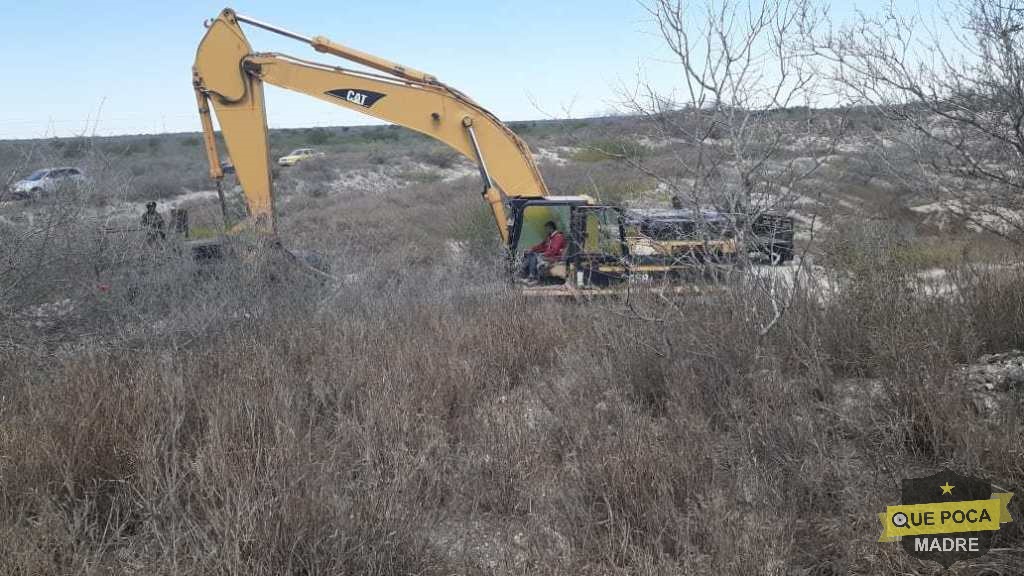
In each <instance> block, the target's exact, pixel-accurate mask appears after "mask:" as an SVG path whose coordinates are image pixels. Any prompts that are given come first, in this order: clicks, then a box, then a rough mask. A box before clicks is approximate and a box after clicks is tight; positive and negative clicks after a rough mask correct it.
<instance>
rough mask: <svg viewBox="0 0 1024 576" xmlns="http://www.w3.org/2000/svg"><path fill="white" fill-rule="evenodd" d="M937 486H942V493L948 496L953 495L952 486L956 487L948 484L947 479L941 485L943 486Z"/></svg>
mask: <svg viewBox="0 0 1024 576" xmlns="http://www.w3.org/2000/svg"><path fill="white" fill-rule="evenodd" d="M939 488H942V493H943V494H949V495H950V496H952V495H953V488H956V486H950V485H949V480H946V484H945V485H943V486H939Z"/></svg>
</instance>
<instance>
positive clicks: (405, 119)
mask: <svg viewBox="0 0 1024 576" xmlns="http://www.w3.org/2000/svg"><path fill="white" fill-rule="evenodd" d="M242 22H245V23H248V24H250V25H254V26H257V27H260V28H264V29H266V30H269V31H271V32H275V33H278V34H282V35H285V36H288V37H290V38H293V39H296V40H299V41H302V42H305V43H308V44H309V45H310V46H312V47H313V48H314V49H315V50H317V51H319V52H322V53H327V54H332V55H334V56H338V57H340V58H343V59H347V60H349V61H352V62H356V63H358V64H361V65H364V66H368V67H370V68H372V69H374V70H377V71H378V72H380V74H378V73H371V72H361V71H355V70H349V69H345V68H341V67H335V66H329V65H324V64H319V63H314V62H309V61H305V60H301V59H298V58H294V57H291V56H286V55H282V54H276V53H256V52H253V50H252V47H251V46H250V45H249V42H248V40H247V39H246V37H245V34H244V33H243V32H242V28H241V23H242ZM264 83H268V84H271V85H274V86H279V87H281V88H286V89H289V90H293V91H295V92H299V93H302V94H307V95H309V96H312V97H314V98H318V99H320V100H324V101H326V102H330V103H332V104H336V105H338V106H342V107H344V108H348V109H350V110H354V111H356V112H360V113H362V114H366V115H368V116H372V117H375V118H379V119H381V120H384V121H387V122H390V123H392V124H398V125H400V126H404V127H406V128H409V129H411V130H415V131H417V132H420V133H422V134H426V135H427V136H430V137H432V138H434V139H436V140H438V141H440V142H443V143H444V144H446V145H448V146H449V147H451V148H452V149H454V150H455V151H457V152H459V153H460V154H462V155H463V156H465V157H467V158H469V159H471V160H472V161H474V162H476V163H477V166H478V167H479V168H480V173H481V176H482V178H483V181H484V190H483V196H484V198H485V199H486V200H487V202H488V203H489V204H490V206H491V209H492V212H493V214H494V220H495V224H496V226H497V228H498V232H499V234H500V235H501V238H502V240H503V241H504V242H505V243H506V244H507V243H508V241H509V224H508V217H507V214H506V201H507V200H508V199H510V198H520V199H528V198H542V197H545V196H547V194H548V191H547V187H546V186H545V184H544V180H543V179H542V178H541V175H540V172H539V171H538V169H537V166H536V165H535V164H534V162H533V157H532V155H531V153H530V150H529V147H528V146H527V145H526V143H525V142H523V141H522V140H521V139H520V138H519V137H518V136H516V135H515V134H514V133H513V132H512V131H511V130H510V129H509V128H508V127H507V126H505V125H504V124H503V123H501V121H499V120H498V119H497V118H496V117H495V116H494V115H493V114H491V113H490V112H488V111H487V110H485V109H484V108H482V107H481V106H480V105H478V104H477V103H475V102H473V101H472V100H471V99H469V98H468V97H466V96H464V95H463V94H462V93H460V92H459V91H457V90H455V89H453V88H451V87H449V86H447V85H445V84H443V83H441V82H439V81H438V80H437V79H436V78H435V77H433V76H432V75H430V74H427V73H425V72H421V71H418V70H415V69H412V68H408V67H405V66H402V65H400V64H397V63H394V62H390V61H388V60H384V59H382V58H378V57H376V56H373V55H370V54H366V53H364V52H360V51H358V50H354V49H352V48H348V47H346V46H342V45H340V44H337V43H334V42H332V41H330V40H328V39H326V38H323V37H319V36H318V37H316V38H306V37H304V36H301V35H298V34H294V33H292V32H288V31H286V30H282V29H280V28H276V27H274V26H270V25H268V24H265V23H262V22H259V21H257V20H252V19H250V18H246V17H244V16H239V15H237V14H236V13H235V12H234V11H232V10H230V9H225V10H224V11H223V12H222V13H221V14H220V16H219V17H218V18H216V19H215V20H213V21H212V22H211V23H209V24H208V26H207V32H206V35H205V36H204V38H203V40H202V42H201V43H200V45H199V49H198V51H197V53H196V60H195V65H194V67H193V84H194V86H195V90H196V97H197V100H198V103H199V111H200V117H201V119H202V121H203V132H204V138H205V141H206V150H207V154H208V156H209V160H210V175H211V177H213V178H215V179H219V178H220V177H221V176H222V174H221V171H220V158H219V155H218V152H217V148H216V140H215V139H214V135H213V126H212V121H211V119H210V113H209V108H210V106H207V105H206V104H207V103H209V104H210V105H212V108H213V111H214V112H215V113H216V116H217V120H218V122H219V124H220V128H221V133H222V134H223V137H224V142H225V144H226V146H227V149H228V154H229V155H230V156H231V159H232V162H233V164H234V167H235V171H236V174H237V177H238V180H239V183H240V184H241V186H242V189H243V191H244V193H245V196H246V199H247V200H248V204H249V212H250V219H251V221H252V225H253V226H254V227H255V228H257V229H259V230H262V231H266V232H271V233H272V232H273V230H274V194H273V182H272V181H271V171H270V149H269V137H268V132H267V120H266V110H265V104H264V95H263V84H264Z"/></svg>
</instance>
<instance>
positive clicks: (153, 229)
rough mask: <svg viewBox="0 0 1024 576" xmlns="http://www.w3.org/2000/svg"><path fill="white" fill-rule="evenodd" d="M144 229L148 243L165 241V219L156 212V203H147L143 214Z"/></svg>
mask: <svg viewBox="0 0 1024 576" xmlns="http://www.w3.org/2000/svg"><path fill="white" fill-rule="evenodd" d="M142 227H143V228H144V229H146V242H147V243H149V244H152V243H154V242H156V241H158V240H163V239H164V217H163V216H161V215H160V213H159V212H157V211H156V202H147V203H146V211H145V213H143V214H142Z"/></svg>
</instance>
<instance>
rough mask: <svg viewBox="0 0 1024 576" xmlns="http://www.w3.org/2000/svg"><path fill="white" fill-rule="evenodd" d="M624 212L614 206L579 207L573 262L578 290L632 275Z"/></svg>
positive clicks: (575, 217)
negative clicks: (628, 262)
mask: <svg viewBox="0 0 1024 576" xmlns="http://www.w3.org/2000/svg"><path fill="white" fill-rule="evenodd" d="M628 256H629V249H628V248H627V246H626V241H625V226H624V218H623V214H622V211H621V210H620V209H618V208H614V207H611V206H577V207H575V208H574V209H573V214H572V242H571V244H570V258H571V259H572V260H573V262H574V263H575V265H576V284H577V286H581V285H587V286H599V285H607V284H612V283H616V282H618V281H621V280H623V279H625V278H626V277H627V276H628V275H629V267H628V265H627V259H628V258H627V257H628Z"/></svg>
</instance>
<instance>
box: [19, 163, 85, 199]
mask: <svg viewBox="0 0 1024 576" xmlns="http://www.w3.org/2000/svg"><path fill="white" fill-rule="evenodd" d="M83 183H85V175H84V174H82V171H81V170H79V169H78V168H44V169H42V170H36V171H35V172H33V173H32V174H30V175H29V177H28V178H25V179H24V180H19V181H18V182H15V183H14V185H13V186H11V192H12V193H13V195H14V197H15V198H33V197H38V196H39V195H40V194H42V193H51V192H56V191H57V190H58V189H59V188H61V187H62V186H67V185H80V184H83Z"/></svg>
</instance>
